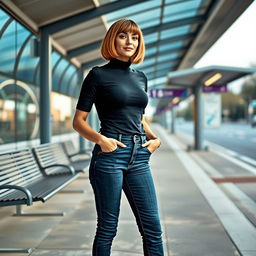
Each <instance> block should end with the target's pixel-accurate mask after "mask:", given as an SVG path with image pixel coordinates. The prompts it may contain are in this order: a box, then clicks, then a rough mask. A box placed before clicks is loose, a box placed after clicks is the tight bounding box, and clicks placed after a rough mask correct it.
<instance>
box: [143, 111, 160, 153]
mask: <svg viewBox="0 0 256 256" xmlns="http://www.w3.org/2000/svg"><path fill="white" fill-rule="evenodd" d="M141 123H142V125H143V128H144V130H145V132H146V138H147V142H146V143H144V144H143V145H142V146H143V147H147V146H149V148H152V151H151V150H150V151H151V152H153V151H155V150H156V149H157V148H159V147H160V145H161V141H160V139H159V138H158V137H157V136H156V135H155V134H154V133H153V131H152V130H151V129H150V127H149V125H148V123H147V122H146V120H145V117H144V116H143V117H142V120H141Z"/></svg>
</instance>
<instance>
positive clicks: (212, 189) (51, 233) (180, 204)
mask: <svg viewBox="0 0 256 256" xmlns="http://www.w3.org/2000/svg"><path fill="white" fill-rule="evenodd" d="M152 128H153V130H154V131H155V132H156V133H157V134H159V135H160V137H161V139H162V142H163V143H162V146H161V148H159V150H158V151H156V152H155V153H154V154H153V155H152V157H151V167H152V173H153V176H154V179H155V186H156V190H157V193H158V202H159V211H160V217H161V222H162V227H163V239H164V248H165V255H166V256H231V255H232V256H234V255H245V256H255V255H256V229H255V226H253V224H252V222H250V221H248V219H247V218H246V217H245V216H244V215H243V214H242V213H241V211H240V210H239V209H238V208H237V207H236V206H235V204H234V203H233V202H232V200H231V199H230V198H229V197H228V196H227V195H226V194H225V193H224V192H223V191H222V190H221V188H220V186H219V185H218V184H216V183H215V182H214V181H212V179H211V178H210V177H209V176H208V175H207V172H205V171H204V170H203V169H202V166H201V167H200V165H199V164H198V163H197V162H196V161H195V159H193V156H192V154H194V155H198V156H200V154H205V156H206V157H207V154H208V153H209V154H212V153H211V152H208V153H207V152H198V153H197V152H194V153H187V152H186V151H185V150H184V145H182V144H180V142H179V141H181V139H179V140H178V138H179V136H171V135H169V134H168V133H167V132H166V131H165V130H164V129H163V128H161V127H160V126H158V125H152ZM86 176H88V173H87V175H86ZM72 188H75V189H86V192H85V193H83V194H82V193H80V194H67V193H58V194H57V195H56V196H54V197H53V198H52V199H51V200H49V201H48V202H47V203H45V204H35V206H33V207H30V208H26V209H25V211H26V212H32V211H33V212H36V211H37V212H38V211H40V212H41V211H44V212H47V211H51V212H52V211H65V213H66V214H65V216H64V217H13V216H11V214H12V212H14V208H13V207H5V208H1V209H0V217H1V219H0V231H1V232H0V247H15V248H18V247H32V248H34V249H33V251H32V253H31V254H30V255H32V256H39V255H40V256H41V255H43V256H53V255H54V256H84V255H91V245H92V241H93V237H94V233H95V225H96V215H95V206H94V200H93V193H92V190H91V187H90V184H89V180H88V178H87V179H79V180H76V181H75V182H73V183H72V184H71V185H70V186H69V188H67V189H72ZM254 190H255V189H254ZM254 190H253V189H252V192H251V193H252V195H254V193H255V192H254ZM254 204H255V201H254ZM112 251H113V253H112V255H113V256H133V255H134V256H136V255H143V253H142V242H141V237H140V235H139V232H138V229H137V226H136V223H135V220H134V217H133V215H132V213H131V210H130V207H129V205H128V203H127V200H126V198H125V196H124V195H123V197H122V207H121V213H120V221H119V227H118V235H117V237H116V238H115V239H114V242H113V247H112ZM240 252H242V253H240ZM0 255H4V254H0ZM5 255H6V254H5ZM8 255H9V256H11V255H15V256H17V255H19V256H21V255H27V254H19V253H16V254H8Z"/></svg>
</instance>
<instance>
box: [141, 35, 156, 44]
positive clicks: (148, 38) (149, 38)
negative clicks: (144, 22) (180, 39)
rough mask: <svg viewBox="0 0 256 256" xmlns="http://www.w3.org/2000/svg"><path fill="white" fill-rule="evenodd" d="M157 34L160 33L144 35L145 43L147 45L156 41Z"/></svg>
mask: <svg viewBox="0 0 256 256" xmlns="http://www.w3.org/2000/svg"><path fill="white" fill-rule="evenodd" d="M157 34H158V33H153V34H148V35H146V36H144V42H145V44H146V45H147V44H150V43H153V42H156V41H157Z"/></svg>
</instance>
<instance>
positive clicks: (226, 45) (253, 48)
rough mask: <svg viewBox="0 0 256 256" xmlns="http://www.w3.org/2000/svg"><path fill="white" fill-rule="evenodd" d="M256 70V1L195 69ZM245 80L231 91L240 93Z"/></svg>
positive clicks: (234, 83) (239, 81) (237, 81)
mask: <svg viewBox="0 0 256 256" xmlns="http://www.w3.org/2000/svg"><path fill="white" fill-rule="evenodd" d="M253 64H254V66H255V68H256V1H254V2H253V3H252V4H251V5H250V6H249V7H248V8H247V9H246V10H245V12H244V13H243V14H242V15H241V16H240V17H239V18H238V19H237V20H236V21H235V23H234V24H233V25H232V26H231V27H230V28H229V29H228V30H227V31H226V32H225V33H224V34H223V35H222V36H221V37H220V38H219V40H218V41H217V42H216V43H215V44H214V45H213V46H212V47H211V48H210V49H209V50H208V52H206V54H205V55H204V56H203V57H202V58H201V59H200V60H199V61H198V62H197V63H196V64H195V66H194V67H196V68H198V67H203V66H209V65H226V66H237V67H252V65H253ZM243 81H244V79H243V78H242V79H238V80H236V81H234V82H232V83H230V84H229V87H228V88H229V89H230V90H232V91H233V92H234V93H239V92H240V90H241V85H242V82H243Z"/></svg>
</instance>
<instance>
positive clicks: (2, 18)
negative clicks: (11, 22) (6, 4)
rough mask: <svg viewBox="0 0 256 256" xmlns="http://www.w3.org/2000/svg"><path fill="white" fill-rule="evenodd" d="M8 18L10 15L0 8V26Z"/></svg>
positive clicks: (0, 26)
mask: <svg viewBox="0 0 256 256" xmlns="http://www.w3.org/2000/svg"><path fill="white" fill-rule="evenodd" d="M9 18H10V16H9V15H8V14H7V13H5V12H4V11H3V10H1V9H0V28H2V27H3V26H4V24H5V23H6V21H7V20H8V19H9Z"/></svg>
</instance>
